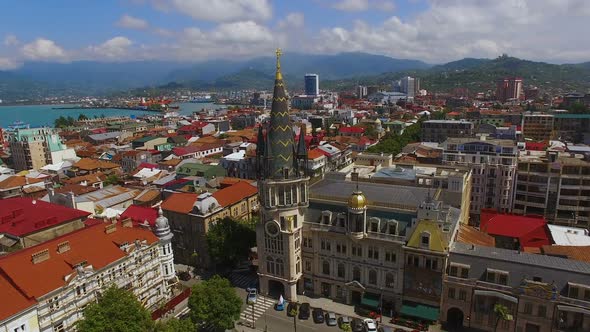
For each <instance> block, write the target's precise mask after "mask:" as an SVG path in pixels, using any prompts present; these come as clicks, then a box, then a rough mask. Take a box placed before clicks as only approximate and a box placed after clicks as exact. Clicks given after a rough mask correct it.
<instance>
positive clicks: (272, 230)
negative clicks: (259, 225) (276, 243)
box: [265, 220, 280, 236]
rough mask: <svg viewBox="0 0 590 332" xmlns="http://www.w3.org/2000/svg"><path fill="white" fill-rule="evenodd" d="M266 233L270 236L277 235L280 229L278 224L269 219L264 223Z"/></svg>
mask: <svg viewBox="0 0 590 332" xmlns="http://www.w3.org/2000/svg"><path fill="white" fill-rule="evenodd" d="M265 228H266V233H267V234H268V235H270V236H277V235H279V232H280V229H279V225H278V224H277V223H276V222H275V221H272V220H271V221H269V222H267V223H266V225H265Z"/></svg>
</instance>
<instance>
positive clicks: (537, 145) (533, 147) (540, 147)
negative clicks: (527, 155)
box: [525, 142, 547, 151]
mask: <svg viewBox="0 0 590 332" xmlns="http://www.w3.org/2000/svg"><path fill="white" fill-rule="evenodd" d="M525 149H526V150H528V151H545V150H546V149H547V143H546V142H526V143H525Z"/></svg>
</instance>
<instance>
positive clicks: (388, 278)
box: [385, 273, 395, 288]
mask: <svg viewBox="0 0 590 332" xmlns="http://www.w3.org/2000/svg"><path fill="white" fill-rule="evenodd" d="M394 285H395V277H394V276H393V273H387V274H386V275H385V287H392V288H393V287H394Z"/></svg>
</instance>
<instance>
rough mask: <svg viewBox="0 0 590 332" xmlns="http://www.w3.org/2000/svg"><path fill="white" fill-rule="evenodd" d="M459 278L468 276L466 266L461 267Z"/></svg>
mask: <svg viewBox="0 0 590 332" xmlns="http://www.w3.org/2000/svg"><path fill="white" fill-rule="evenodd" d="M461 278H464V279H467V278H469V269H468V268H465V267H464V268H462V269H461Z"/></svg>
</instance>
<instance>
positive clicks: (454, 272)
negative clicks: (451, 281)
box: [449, 265, 459, 277]
mask: <svg viewBox="0 0 590 332" xmlns="http://www.w3.org/2000/svg"><path fill="white" fill-rule="evenodd" d="M458 270H459V268H458V267H457V266H456V265H451V268H450V269H449V275H450V276H452V277H456V276H457V275H458V273H457V271H458Z"/></svg>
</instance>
